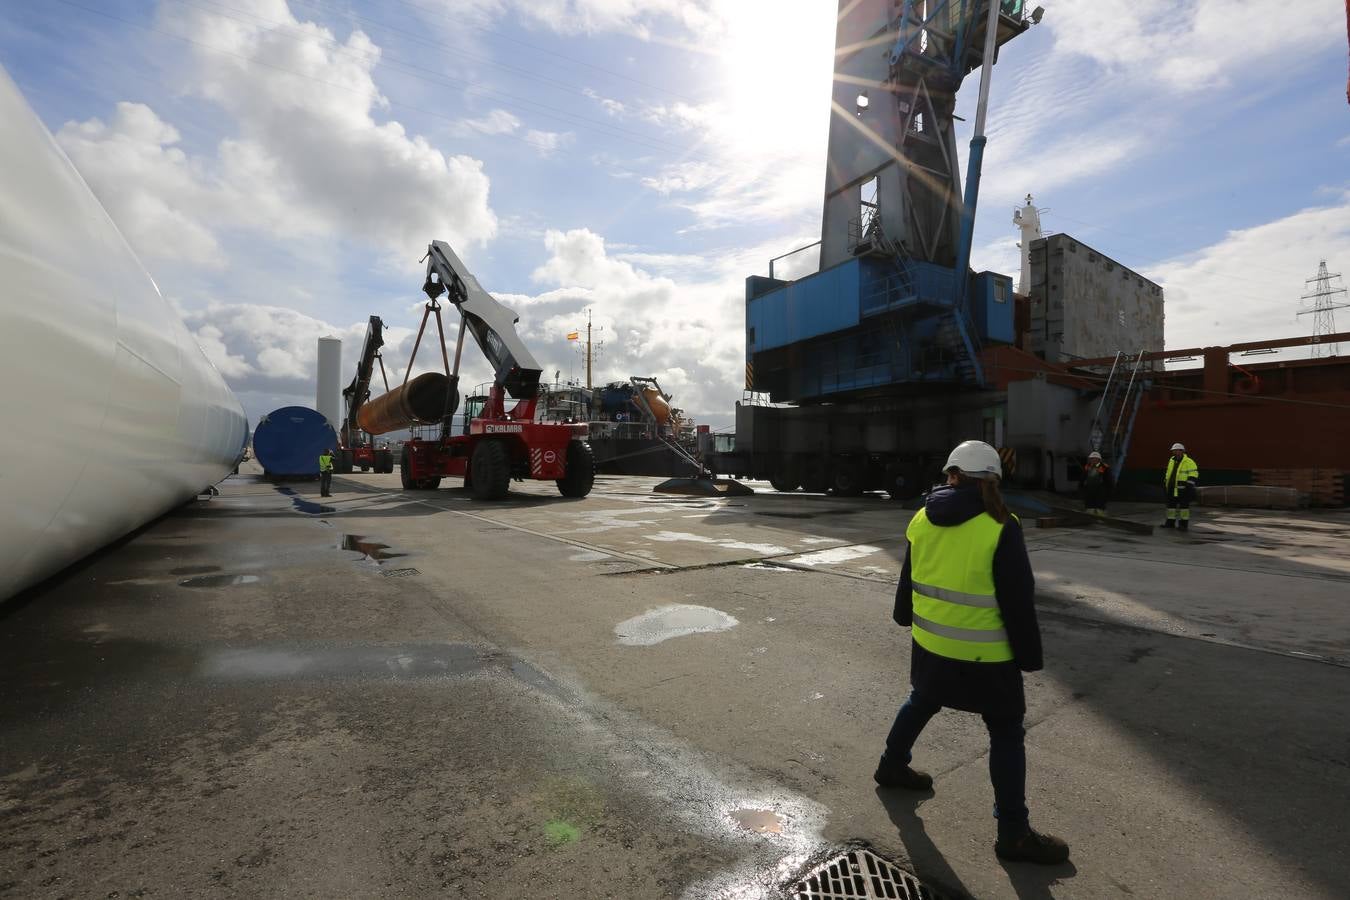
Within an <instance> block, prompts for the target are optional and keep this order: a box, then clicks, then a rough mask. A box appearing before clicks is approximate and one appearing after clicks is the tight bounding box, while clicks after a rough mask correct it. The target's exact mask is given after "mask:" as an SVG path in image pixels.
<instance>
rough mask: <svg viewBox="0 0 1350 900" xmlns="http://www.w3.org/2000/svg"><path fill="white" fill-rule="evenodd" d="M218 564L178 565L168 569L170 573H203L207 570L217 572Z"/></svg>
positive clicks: (218, 569)
mask: <svg viewBox="0 0 1350 900" xmlns="http://www.w3.org/2000/svg"><path fill="white" fill-rule="evenodd" d="M219 571H220V566H180V567H178V568H177V569H170V570H169V574H170V575H205V574H206V573H207V572H219Z"/></svg>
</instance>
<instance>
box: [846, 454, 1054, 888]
mask: <svg viewBox="0 0 1350 900" xmlns="http://www.w3.org/2000/svg"><path fill="white" fill-rule="evenodd" d="M944 471H945V472H946V473H947V484H946V485H945V486H943V487H939V488H936V489H934V490H933V491H932V492H931V493H930V494H929V495H928V499H927V502H926V503H925V505H924V508H923V509H921V510H919V512H918V513H917V514H916V515H915V516H914V518H913V519H912V520H911V521H910V523H909V527H908V529H906V531H905V536H906V537H907V538H908V539H909V550H908V552H907V553H906V555H905V563H904V567H903V568H902V569H901V572H900V584H899V587H898V588H897V590H896V593H895V612H894V619H895V621H896V623H897V624H899V625H902V626H908V627H909V628H910V630H911V634H912V636H913V639H914V644H913V649H912V651H911V657H910V661H911V662H910V682H911V684H912V687H913V690H912V692H911V693H910V695H909V699H907V700H906V701H905V703H904V705H903V706H901V707H900V711H899V713H898V714H897V715H896V717H895V724H893V725H892V726H891V730H890V733H889V734H888V735H887V736H886V750H885V752H884V753H882V755H881V761H880V762H879V763H878V765H877V770H876V774H875V775H873V778H874V779H875V780H876V782H877V784H879V785H881V786H882V787H883V788H901V789H907V790H916V791H925V790H929V789H930V788H931V787H932V785H933V779H932V776H930V775H928V774H927V773H924V772H920V771H916V770H915V769H913V768H911V767H910V762H911V760H912V750H913V747H914V743H915V741H917V740H918V738H919V734H920V733H921V732H922V731H923V729H924V726H925V725H927V724H928V721H929V719H931V718H932V717H933V716H934V715H936V714H937V713H938V711H939V710H941V709H942V708H943V707H950V708H952V709H958V710H963V711H965V712H972V713H977V714H979V715H981V716H982V717H983V718H984V723H985V726H986V727H987V728H988V729H989V777H990V780H991V781H992V782H993V785H994V800H995V805H994V816H995V818H996V819H997V820H998V840H997V842H996V843H995V844H994V852H995V853H996V854H997V855H998V856H999V857H1001V858H1003V859H1006V860H1013V861H1022V862H1033V863H1041V864H1045V865H1053V864H1056V863H1061V862H1064V861H1065V860H1067V859H1068V858H1069V846H1068V844H1066V843H1065V842H1064V841H1062V840H1060V839H1059V838H1057V837H1053V836H1052V835H1048V834H1041V833H1039V832H1037V831H1035V830H1033V829H1032V827H1031V824H1030V821H1029V818H1028V813H1027V807H1026V748H1025V745H1024V742H1023V739H1024V736H1025V731H1024V729H1023V725H1022V720H1023V717H1024V716H1025V715H1026V695H1025V693H1024V690H1023V685H1022V672H1035V671H1037V670H1039V669H1040V668H1041V667H1042V659H1041V633H1040V626H1039V625H1038V624H1037V621H1036V607H1035V601H1034V598H1035V589H1036V579H1035V576H1034V575H1033V574H1032V571H1031V560H1030V558H1029V557H1028V555H1027V549H1026V543H1025V542H1024V540H1023V538H1022V527H1021V524H1020V523H1019V522H1018V520H1017V517H1016V516H1014V515H1012V514H1011V513H1009V512H1008V508H1007V506H1005V505H1004V502H1003V497H1002V495H1001V494H1000V493H999V486H998V485H999V476H1000V474H1001V472H1002V471H1003V466H1002V463H1001V462H1000V460H999V456H998V451H997V450H995V449H994V448H993V447H991V446H989V445H988V444H986V443H984V442H982V441H966V442H965V443H963V444H961V445H960V446H958V447H957V448H956V449H955V450H953V451H952V453H951V456H950V457H949V458H948V459H947V465H946V466H945V467H944Z"/></svg>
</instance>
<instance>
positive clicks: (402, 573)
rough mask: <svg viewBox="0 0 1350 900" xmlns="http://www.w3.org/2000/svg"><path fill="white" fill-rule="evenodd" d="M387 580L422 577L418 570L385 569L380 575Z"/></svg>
mask: <svg viewBox="0 0 1350 900" xmlns="http://www.w3.org/2000/svg"><path fill="white" fill-rule="evenodd" d="M380 574H381V575H383V576H384V577H385V578H406V577H407V576H409V575H421V574H422V573H421V572H419V571H417V570H416V569H385V570H384V571H383V572H381V573H380Z"/></svg>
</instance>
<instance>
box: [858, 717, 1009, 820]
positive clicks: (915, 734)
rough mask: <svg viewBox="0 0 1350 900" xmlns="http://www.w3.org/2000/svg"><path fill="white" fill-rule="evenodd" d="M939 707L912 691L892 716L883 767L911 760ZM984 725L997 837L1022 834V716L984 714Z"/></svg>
mask: <svg viewBox="0 0 1350 900" xmlns="http://www.w3.org/2000/svg"><path fill="white" fill-rule="evenodd" d="M940 709H942V707H941V706H940V705H938V704H937V703H933V702H932V701H930V700H928V699H927V698H925V697H923V696H921V695H920V694H919V693H918V692H915V693H911V694H910V695H909V699H908V700H906V701H905V705H904V706H902V707H900V712H898V713H896V715H895V724H893V725H892V726H891V733H890V734H888V735H886V753H885V755H884V756H882V758H881V764H882V765H883V766H887V765H890V766H895V767H897V768H899V767H900V766H907V765H909V763H910V760H911V759H913V755H912V753H911V751H912V750H913V749H914V742H915V741H917V740H918V739H919V734H920V733H921V732H922V731H923V729H924V726H925V725H927V724H928V720H929V719H931V718H933V716H935V715H937V713H938V710H940ZM984 725H985V727H986V728H988V729H989V780H990V781H991V782H993V784H994V817H995V818H996V819H998V832H999V835H1000V836H1006V837H1021V836H1022V835H1023V834H1025V833H1026V830H1027V828H1028V827H1029V826H1028V824H1027V804H1026V792H1027V751H1026V745H1025V744H1024V743H1023V737H1024V736H1025V735H1026V731H1025V730H1024V729H1023V728H1022V716H1021V715H1020V714H1018V715H1013V716H994V715H989V714H988V713H986V714H985V715H984Z"/></svg>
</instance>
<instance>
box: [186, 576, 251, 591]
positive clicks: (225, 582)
mask: <svg viewBox="0 0 1350 900" xmlns="http://www.w3.org/2000/svg"><path fill="white" fill-rule="evenodd" d="M260 581H262V576H261V575H230V574H228V573H226V574H224V575H198V576H197V577H196V578H184V579H183V580H182V581H180V582H178V584H179V585H180V586H182V587H193V588H213V587H236V586H238V585H241V584H257V583H258V582H260Z"/></svg>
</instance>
